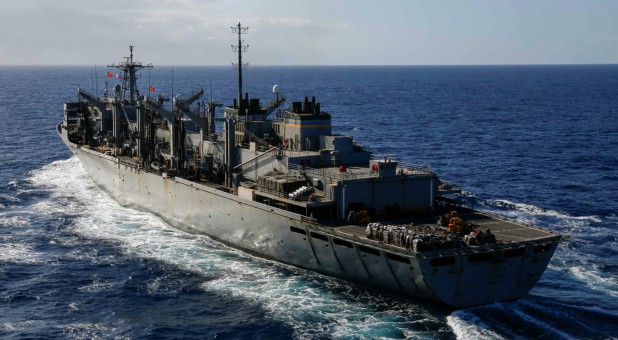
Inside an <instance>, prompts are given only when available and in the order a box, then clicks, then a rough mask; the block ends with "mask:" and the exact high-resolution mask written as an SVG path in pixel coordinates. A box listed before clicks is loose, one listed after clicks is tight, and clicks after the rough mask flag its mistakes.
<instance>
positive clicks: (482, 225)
mask: <svg viewBox="0 0 618 340" xmlns="http://www.w3.org/2000/svg"><path fill="white" fill-rule="evenodd" d="M457 210H458V216H459V217H460V218H461V219H462V220H463V221H465V222H471V223H472V224H473V225H474V229H475V230H482V231H483V232H485V231H486V230H487V229H489V230H491V233H492V234H494V235H495V236H496V240H497V241H498V243H513V242H530V241H535V240H541V239H545V238H548V237H555V236H558V234H557V233H554V232H551V231H549V230H544V229H540V228H536V227H533V226H529V225H525V224H522V223H518V222H515V221H510V220H507V219H503V218H500V217H498V216H492V215H487V214H485V213H482V212H479V211H475V210H471V209H467V208H458V209H457ZM376 222H379V223H381V224H390V225H398V224H401V225H403V224H410V223H415V224H427V225H436V221H435V219H434V218H433V216H419V217H414V218H411V219H406V220H384V221H376ZM329 227H331V228H333V229H334V230H336V231H337V232H338V233H341V234H346V235H348V236H351V237H356V238H365V239H366V234H365V232H366V227H367V226H366V225H351V224H343V225H330V226H329Z"/></svg>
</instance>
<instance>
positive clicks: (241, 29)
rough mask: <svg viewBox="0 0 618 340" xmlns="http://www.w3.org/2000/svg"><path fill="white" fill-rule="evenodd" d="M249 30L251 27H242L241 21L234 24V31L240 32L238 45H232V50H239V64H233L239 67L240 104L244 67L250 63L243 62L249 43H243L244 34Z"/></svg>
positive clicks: (239, 100)
mask: <svg viewBox="0 0 618 340" xmlns="http://www.w3.org/2000/svg"><path fill="white" fill-rule="evenodd" d="M248 31H249V27H242V26H241V25H240V22H239V23H238V25H236V26H232V32H233V33H238V45H232V51H234V52H238V64H234V63H232V65H233V66H235V67H238V106H239V107H240V106H241V105H240V103H242V69H243V68H247V66H248V65H249V64H243V63H242V52H247V49H248V48H249V45H245V46H243V45H242V38H241V35H242V34H246V33H247V32H248Z"/></svg>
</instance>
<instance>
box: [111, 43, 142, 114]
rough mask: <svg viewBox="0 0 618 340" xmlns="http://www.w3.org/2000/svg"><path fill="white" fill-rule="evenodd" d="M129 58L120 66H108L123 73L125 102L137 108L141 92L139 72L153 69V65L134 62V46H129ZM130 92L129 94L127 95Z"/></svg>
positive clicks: (119, 64)
mask: <svg viewBox="0 0 618 340" xmlns="http://www.w3.org/2000/svg"><path fill="white" fill-rule="evenodd" d="M129 53H130V54H129V56H128V57H125V59H126V60H125V61H123V62H120V63H118V64H112V65H107V67H110V68H117V69H119V70H120V71H122V72H123V75H122V92H123V98H122V99H123V100H126V101H128V102H129V105H130V106H135V103H136V101H137V100H138V94H139V91H138V90H137V83H136V80H137V75H136V73H137V71H139V70H141V69H143V68H147V69H151V68H152V64H147V65H142V63H141V62H139V61H133V45H130V46H129ZM127 92H128V94H127Z"/></svg>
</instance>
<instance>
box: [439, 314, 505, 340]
mask: <svg viewBox="0 0 618 340" xmlns="http://www.w3.org/2000/svg"><path fill="white" fill-rule="evenodd" d="M446 320H447V324H448V325H449V327H450V328H451V329H452V330H453V333H455V336H456V337H457V339H460V340H467V339H470V340H476V339H506V338H504V337H503V336H501V335H500V334H498V333H496V332H494V331H493V330H491V329H490V326H489V325H487V324H486V323H485V322H483V320H482V319H481V318H480V317H478V316H477V315H475V314H474V313H472V312H470V311H468V310H458V311H455V312H453V313H452V314H451V315H449V316H447V317H446Z"/></svg>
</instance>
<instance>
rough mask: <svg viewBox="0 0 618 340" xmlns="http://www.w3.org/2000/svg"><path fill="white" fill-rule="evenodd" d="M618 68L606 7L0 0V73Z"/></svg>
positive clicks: (591, 2) (613, 13)
mask: <svg viewBox="0 0 618 340" xmlns="http://www.w3.org/2000/svg"><path fill="white" fill-rule="evenodd" d="M239 21H240V22H242V24H243V26H248V27H249V34H247V35H246V36H243V38H244V40H245V44H248V45H250V47H249V53H247V55H246V60H247V61H249V62H250V63H251V64H252V65H345V64H352V65H393V64H395V65H444V64H450V65H460V64H572V63H585V64H594V63H614V64H615V63H618V1H614V0H517V1H515V0H513V1H507V0H467V1H463V0H453V1H448V0H426V1H416V0H338V1H335V0H332V1H326V0H242V1H241V0H96V1H90V0H2V1H1V2H0V65H35V64H43V65H93V64H95V63H96V64H106V63H110V62H114V61H117V59H120V57H122V56H125V55H126V54H127V48H128V45H129V44H133V45H135V53H136V55H137V56H140V57H141V58H139V59H140V60H144V61H146V60H147V61H149V62H152V63H153V64H155V65H229V63H230V62H232V61H234V60H233V59H234V54H233V53H232V51H231V47H230V45H231V44H233V43H235V38H236V37H235V36H234V35H233V34H232V32H231V29H230V26H232V25H234V24H237V23H238V22H239Z"/></svg>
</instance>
